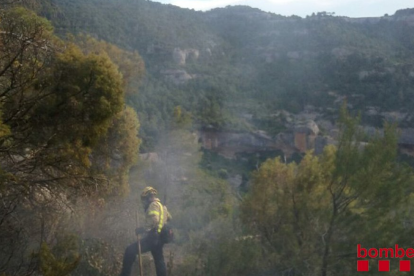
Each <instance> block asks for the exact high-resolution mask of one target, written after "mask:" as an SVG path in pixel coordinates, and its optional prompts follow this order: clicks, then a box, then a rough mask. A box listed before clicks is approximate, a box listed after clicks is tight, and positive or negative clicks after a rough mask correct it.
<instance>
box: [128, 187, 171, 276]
mask: <svg viewBox="0 0 414 276" xmlns="http://www.w3.org/2000/svg"><path fill="white" fill-rule="evenodd" d="M156 195H157V190H155V189H154V188H152V187H146V188H145V189H144V190H143V191H142V193H141V202H142V204H143V206H144V210H145V217H146V219H145V220H146V223H145V224H146V226H145V227H140V228H137V229H136V230H135V233H136V234H137V235H141V234H143V235H144V237H143V238H142V239H141V251H142V253H145V252H148V251H151V254H152V257H153V258H154V263H155V270H156V272H157V276H167V269H166V266H165V261H164V254H163V246H164V244H165V243H166V242H168V241H166V239H168V238H163V237H164V236H165V235H164V230H165V228H166V227H164V226H165V224H166V223H167V221H169V220H171V215H170V213H169V212H168V210H167V207H165V206H163V205H162V204H161V202H160V200H159V199H158V198H157V197H156ZM163 228H164V229H163ZM162 231H163V233H161V232H162ZM137 254H138V242H135V243H133V244H131V245H129V246H128V247H127V248H126V250H125V253H124V259H123V263H122V271H121V276H130V274H131V268H132V264H133V263H134V261H135V259H136V255H137Z"/></svg>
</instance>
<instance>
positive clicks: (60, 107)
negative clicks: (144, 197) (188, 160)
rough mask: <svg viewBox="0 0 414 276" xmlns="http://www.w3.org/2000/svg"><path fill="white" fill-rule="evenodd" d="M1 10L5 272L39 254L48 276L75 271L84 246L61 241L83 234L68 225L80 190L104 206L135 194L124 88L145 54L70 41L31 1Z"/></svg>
mask: <svg viewBox="0 0 414 276" xmlns="http://www.w3.org/2000/svg"><path fill="white" fill-rule="evenodd" d="M0 12H1V18H2V20H1V21H0V30H1V35H0V51H1V52H2V56H1V57H0V94H1V99H0V109H1V111H2V119H1V120H0V122H1V124H0V152H1V153H0V159H1V160H2V168H1V172H0V181H1V182H0V183H1V184H0V190H1V192H0V200H1V202H2V208H0V221H1V222H0V233H1V242H0V248H2V249H3V250H1V251H0V273H6V274H16V273H17V274H22V275H23V274H24V275H30V274H31V273H33V269H34V267H35V264H34V258H33V257H31V255H30V253H31V252H39V253H38V255H37V257H38V260H39V269H40V271H41V273H42V274H43V275H68V274H69V273H70V272H71V271H72V270H73V269H74V268H75V267H76V266H77V264H78V261H79V254H78V253H77V245H76V243H75V242H74V241H73V239H70V238H68V239H66V238H63V239H59V238H58V239H57V240H55V238H56V237H57V236H58V235H57V233H59V231H61V229H63V228H66V229H67V230H68V231H67V232H70V230H72V231H76V232H77V233H79V232H83V230H80V228H81V227H80V226H79V227H75V226H73V225H71V226H69V227H68V220H69V218H70V217H71V215H78V214H79V213H80V212H84V210H81V209H78V208H77V206H79V205H82V204H81V201H82V196H85V197H87V198H89V199H91V201H94V202H95V200H96V202H98V203H100V204H101V203H102V202H104V200H103V199H102V197H107V196H109V195H117V194H125V193H126V192H127V183H128V173H129V169H130V168H131V166H132V165H134V164H135V161H136V158H137V154H138V148H139V145H140V139H139V138H138V136H137V135H138V129H139V121H138V119H137V115H136V112H135V111H134V110H133V109H132V108H130V107H126V106H125V93H124V91H125V86H127V85H129V84H130V82H131V78H138V77H139V76H141V74H142V70H143V65H142V61H141V60H140V57H139V55H138V54H137V53H129V52H127V51H123V50H119V49H118V48H117V47H115V46H111V45H109V44H105V43H100V42H96V41H92V40H88V41H87V42H88V43H90V44H92V46H93V47H92V46H90V48H91V49H92V48H93V49H94V51H93V52H92V50H90V49H81V48H80V47H79V46H77V45H75V44H74V43H72V42H63V41H61V40H59V39H58V38H56V37H55V36H54V35H53V28H52V27H51V25H50V23H49V22H48V21H47V20H45V19H43V18H40V17H38V16H36V15H35V14H34V13H33V12H31V11H28V10H25V9H23V8H19V7H17V8H10V9H7V10H0ZM85 43H86V42H85ZM85 45H86V44H85ZM85 47H86V46H85ZM100 47H101V48H100ZM106 51H108V53H107V52H106ZM110 56H111V58H112V57H113V58H114V59H115V60H117V61H118V62H122V60H124V59H130V62H131V64H128V63H126V64H125V67H122V68H121V66H119V67H118V66H117V65H115V64H114V62H113V61H112V60H111V58H110ZM140 62H141V63H140ZM122 73H124V74H125V75H126V77H127V78H126V79H124V78H123V75H122ZM128 74H129V75H128ZM90 211H91V210H90ZM91 212H92V211H91ZM79 221H80V219H79V220H78V221H77V222H79ZM74 225H77V224H76V223H75V224H74ZM69 228H70V230H69ZM52 246H53V247H52ZM39 247H40V248H39Z"/></svg>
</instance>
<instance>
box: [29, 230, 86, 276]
mask: <svg viewBox="0 0 414 276" xmlns="http://www.w3.org/2000/svg"><path fill="white" fill-rule="evenodd" d="M78 250H79V245H78V243H77V239H76V238H75V237H73V236H66V237H64V238H63V239H62V240H60V241H58V243H57V244H56V245H55V246H54V247H53V249H50V247H49V246H48V245H47V244H46V243H42V245H41V247H40V251H39V253H38V254H36V257H37V258H39V262H40V268H39V269H40V272H41V273H42V275H43V276H66V275H70V273H71V272H72V271H73V270H74V269H75V268H76V266H77V265H78V263H79V261H80V256H79V253H78Z"/></svg>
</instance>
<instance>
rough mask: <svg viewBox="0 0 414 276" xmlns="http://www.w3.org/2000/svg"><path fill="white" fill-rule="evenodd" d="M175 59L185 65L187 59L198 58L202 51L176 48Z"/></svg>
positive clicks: (179, 63) (173, 54)
mask: <svg viewBox="0 0 414 276" xmlns="http://www.w3.org/2000/svg"><path fill="white" fill-rule="evenodd" d="M172 56H173V60H174V61H175V62H176V63H177V64H178V65H185V64H186V61H187V59H193V60H197V59H198V58H199V56H200V52H199V51H198V50H197V49H183V50H182V49H180V48H175V49H174V51H173V53H172Z"/></svg>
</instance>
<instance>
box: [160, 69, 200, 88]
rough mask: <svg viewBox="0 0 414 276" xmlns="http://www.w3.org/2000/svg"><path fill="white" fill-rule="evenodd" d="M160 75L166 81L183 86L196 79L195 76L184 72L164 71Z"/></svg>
mask: <svg viewBox="0 0 414 276" xmlns="http://www.w3.org/2000/svg"><path fill="white" fill-rule="evenodd" d="M161 74H163V75H164V76H165V78H166V79H167V80H168V81H171V82H173V83H174V84H176V85H180V84H184V83H186V82H188V81H189V80H191V79H194V78H195V77H196V76H195V75H190V74H188V73H187V71H185V70H173V69H171V70H164V71H162V72H161Z"/></svg>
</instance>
